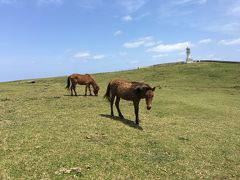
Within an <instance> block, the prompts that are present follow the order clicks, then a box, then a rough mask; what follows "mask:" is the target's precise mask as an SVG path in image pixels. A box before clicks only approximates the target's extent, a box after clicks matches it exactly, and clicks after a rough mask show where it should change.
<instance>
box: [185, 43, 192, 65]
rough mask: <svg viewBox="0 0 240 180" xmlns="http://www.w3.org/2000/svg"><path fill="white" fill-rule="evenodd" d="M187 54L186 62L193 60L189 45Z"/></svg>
mask: <svg viewBox="0 0 240 180" xmlns="http://www.w3.org/2000/svg"><path fill="white" fill-rule="evenodd" d="M186 55H187V57H186V63H190V62H192V59H191V58H190V56H191V49H190V48H189V47H187V48H186Z"/></svg>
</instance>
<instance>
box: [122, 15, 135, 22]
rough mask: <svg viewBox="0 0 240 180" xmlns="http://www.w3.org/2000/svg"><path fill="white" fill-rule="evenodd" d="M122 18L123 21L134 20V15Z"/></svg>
mask: <svg viewBox="0 0 240 180" xmlns="http://www.w3.org/2000/svg"><path fill="white" fill-rule="evenodd" d="M122 20H123V21H132V20H133V18H132V16H130V15H127V16H123V17H122Z"/></svg>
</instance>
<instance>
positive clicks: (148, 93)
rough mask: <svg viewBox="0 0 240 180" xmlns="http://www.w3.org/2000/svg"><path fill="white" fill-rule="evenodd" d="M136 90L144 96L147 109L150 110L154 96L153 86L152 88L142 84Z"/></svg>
mask: <svg viewBox="0 0 240 180" xmlns="http://www.w3.org/2000/svg"><path fill="white" fill-rule="evenodd" d="M137 91H138V93H139V94H140V96H141V98H145V100H146V105H147V110H150V109H151V108H152V100H153V97H154V91H155V87H153V88H152V87H150V86H145V85H143V86H141V87H138V88H137Z"/></svg>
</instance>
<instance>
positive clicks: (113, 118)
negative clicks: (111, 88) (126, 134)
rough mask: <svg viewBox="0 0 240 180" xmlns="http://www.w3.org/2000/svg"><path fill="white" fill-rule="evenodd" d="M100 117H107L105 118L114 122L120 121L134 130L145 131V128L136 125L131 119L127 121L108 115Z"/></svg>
mask: <svg viewBox="0 0 240 180" xmlns="http://www.w3.org/2000/svg"><path fill="white" fill-rule="evenodd" d="M100 116H102V117H105V118H109V119H112V120H115V121H119V122H121V123H123V124H126V125H128V126H130V127H132V128H135V129H138V130H141V131H143V128H142V127H141V126H139V125H136V124H135V122H133V121H131V120H129V119H125V118H124V119H122V118H119V117H116V116H111V115H108V114H100Z"/></svg>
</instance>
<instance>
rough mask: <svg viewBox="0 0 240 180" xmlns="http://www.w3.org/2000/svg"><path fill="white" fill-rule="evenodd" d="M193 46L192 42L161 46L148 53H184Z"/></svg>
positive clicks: (149, 50) (151, 49)
mask: <svg viewBox="0 0 240 180" xmlns="http://www.w3.org/2000/svg"><path fill="white" fill-rule="evenodd" d="M191 46H192V44H191V43H190V42H182V43H176V44H160V45H158V46H155V47H153V48H150V49H148V50H147V51H148V52H155V53H167V52H174V51H183V50H185V49H186V47H191Z"/></svg>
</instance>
